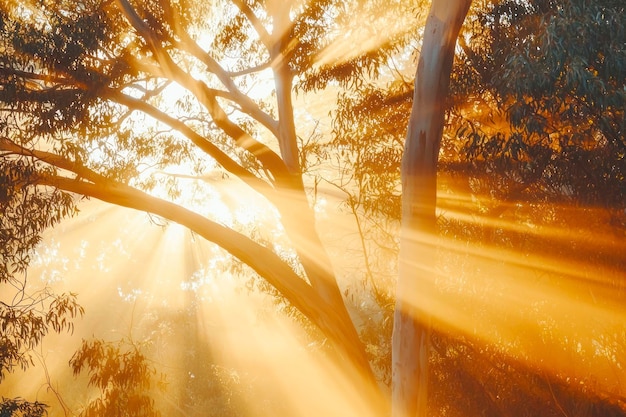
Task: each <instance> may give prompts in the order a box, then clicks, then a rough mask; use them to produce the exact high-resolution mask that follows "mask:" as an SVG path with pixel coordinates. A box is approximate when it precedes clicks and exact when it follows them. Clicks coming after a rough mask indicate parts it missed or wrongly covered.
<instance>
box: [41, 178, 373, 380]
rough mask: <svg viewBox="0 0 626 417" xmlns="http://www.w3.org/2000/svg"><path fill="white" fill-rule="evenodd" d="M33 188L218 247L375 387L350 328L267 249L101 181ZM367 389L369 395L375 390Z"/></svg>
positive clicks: (56, 181)
mask: <svg viewBox="0 0 626 417" xmlns="http://www.w3.org/2000/svg"><path fill="white" fill-rule="evenodd" d="M37 184H38V185H43V186H51V187H55V188H57V189H60V190H64V191H67V192H72V193H76V194H79V195H84V196H88V197H93V198H96V199H98V200H101V201H105V202H108V203H111V204H115V205H118V206H122V207H128V208H132V209H135V210H140V211H145V212H148V213H153V214H155V215H158V216H161V217H163V218H165V219H168V220H170V221H173V222H175V223H178V224H180V225H182V226H185V227H187V228H189V229H190V230H193V231H194V232H195V233H197V234H198V235H200V236H202V237H203V238H205V239H206V240H208V241H210V242H213V243H215V244H217V245H218V246H220V247H221V248H223V249H225V250H226V251H228V252H229V253H230V254H231V255H233V256H234V257H236V258H238V259H240V260H241V261H242V262H244V263H245V264H246V265H248V266H249V267H251V268H252V269H253V270H254V271H255V272H256V273H257V274H259V275H260V276H261V277H263V278H264V279H265V280H267V281H268V283H270V284H271V285H272V286H273V287H274V288H276V289H277V290H278V291H279V292H280V293H281V295H282V296H283V297H285V299H286V300H287V301H289V302H290V303H291V304H292V305H293V306H294V307H295V308H297V309H298V310H299V311H300V312H302V314H304V315H305V316H306V317H307V318H308V319H309V320H310V321H311V322H312V323H313V324H314V325H315V326H317V327H318V328H319V329H320V330H321V331H322V333H323V334H324V335H326V336H327V337H328V338H329V339H330V340H331V341H332V344H333V346H334V347H335V349H336V351H337V353H338V354H339V355H340V356H341V357H342V358H343V361H347V362H348V363H351V364H352V366H354V367H355V369H356V370H357V371H358V372H360V373H361V374H362V375H363V376H365V377H366V378H367V379H366V381H365V383H366V384H371V383H374V379H373V375H372V374H371V370H370V368H369V364H368V361H367V356H366V354H365V351H364V349H363V347H362V345H361V344H360V343H359V341H358V340H356V341H355V340H354V339H353V336H352V335H353V334H355V333H354V326H353V324H352V323H351V322H350V321H349V320H346V318H345V317H344V316H342V315H341V314H339V313H338V312H337V311H336V310H335V309H334V308H333V306H331V305H330V304H328V303H327V302H326V301H325V300H324V299H323V298H321V297H320V296H319V295H318V294H317V292H316V291H315V290H314V289H313V288H312V287H311V286H310V285H309V284H307V283H306V281H304V280H303V279H302V278H301V277H300V276H299V275H298V274H296V273H295V272H294V271H293V269H291V267H289V265H288V264H286V263H285V262H284V261H283V260H282V259H280V257H279V256H278V255H276V254H275V253H274V252H273V251H271V250H270V249H268V248H266V247H264V246H262V245H260V244H258V243H256V242H255V241H253V240H251V239H250V238H248V237H246V236H244V235H242V234H240V233H238V232H236V231H234V230H232V229H229V228H227V227H225V226H222V225H220V224H218V223H215V222H213V221H211V220H209V219H207V218H205V217H203V216H201V215H199V214H198V213H195V212H193V211H191V210H188V209H186V208H184V207H182V206H179V205H177V204H175V203H172V202H169V201H166V200H162V199H160V198H157V197H154V196H151V195H149V194H147V193H145V192H143V191H140V190H137V189H135V188H132V187H130V186H127V185H124V184H121V183H119V182H115V181H111V180H105V181H99V182H97V183H89V182H85V181H80V180H76V179H70V178H66V177H61V176H41V177H39V179H38V181H37ZM368 388H369V389H372V390H373V389H375V386H374V385H372V386H368Z"/></svg>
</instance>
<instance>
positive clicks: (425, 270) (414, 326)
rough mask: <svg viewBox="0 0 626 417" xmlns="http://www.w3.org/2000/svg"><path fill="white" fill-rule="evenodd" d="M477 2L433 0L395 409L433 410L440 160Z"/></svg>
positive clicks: (397, 320) (405, 178)
mask: <svg viewBox="0 0 626 417" xmlns="http://www.w3.org/2000/svg"><path fill="white" fill-rule="evenodd" d="M470 3H471V0H447V1H446V0H433V2H432V5H431V9H430V13H429V15H428V19H427V21H426V27H425V30H424V40H423V44H422V51H421V54H420V58H419V62H418V66H417V72H416V75H415V92H414V96H413V107H412V109H411V117H410V119H409V127H408V131H407V137H406V143H405V147H404V155H403V159H402V231H401V237H400V267H399V277H398V284H397V293H396V308H395V314H394V328H393V341H392V346H393V347H392V415H393V417H424V416H426V415H427V414H426V413H427V399H428V377H429V372H428V360H429V356H430V347H429V342H430V309H429V308H428V303H429V301H430V300H429V299H430V294H432V292H431V288H432V287H433V282H434V277H433V275H434V274H433V272H432V271H433V267H434V259H435V255H436V251H435V248H434V242H435V241H434V238H435V234H436V233H435V231H436V218H435V207H436V199H437V160H438V155H439V148H440V142H441V135H442V133H443V125H444V118H445V99H446V95H447V93H448V86H449V82H450V72H451V70H452V62H453V59H454V48H455V45H456V39H457V37H458V34H459V31H460V29H461V25H462V24H463V21H464V20H465V16H466V15H467V11H468V9H469V6H470Z"/></svg>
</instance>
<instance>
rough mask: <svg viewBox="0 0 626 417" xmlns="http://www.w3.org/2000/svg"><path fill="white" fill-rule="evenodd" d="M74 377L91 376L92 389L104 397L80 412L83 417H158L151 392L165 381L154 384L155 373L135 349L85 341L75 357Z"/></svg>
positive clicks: (101, 341) (132, 346)
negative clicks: (85, 372)
mask: <svg viewBox="0 0 626 417" xmlns="http://www.w3.org/2000/svg"><path fill="white" fill-rule="evenodd" d="M70 366H71V367H72V370H73V372H74V375H78V374H79V373H81V372H83V371H87V373H88V374H89V385H91V386H94V387H96V388H98V389H99V390H100V391H101V394H100V396H99V397H98V398H96V399H94V400H92V401H91V402H90V403H89V404H88V405H87V406H86V407H85V409H84V410H83V411H82V412H81V416H85V417H95V416H149V417H158V416H160V415H161V414H160V412H159V411H158V410H156V409H155V408H154V398H153V395H154V394H153V393H151V390H153V389H155V388H158V384H159V383H160V384H162V383H163V381H157V382H155V381H154V377H155V375H156V371H155V370H154V369H153V368H152V367H150V366H149V365H148V363H147V360H146V358H145V356H144V355H143V354H142V353H141V351H140V350H139V349H138V348H137V347H136V346H134V345H132V344H131V345H130V347H126V346H124V342H123V341H122V342H119V343H118V344H113V343H107V342H104V341H103V340H92V341H83V345H82V346H81V348H80V349H79V350H78V351H77V352H76V353H75V354H74V356H72V359H71V360H70Z"/></svg>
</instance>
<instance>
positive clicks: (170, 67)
mask: <svg viewBox="0 0 626 417" xmlns="http://www.w3.org/2000/svg"><path fill="white" fill-rule="evenodd" d="M117 3H118V4H119V5H120V7H121V9H122V12H123V13H124V15H125V16H126V18H127V19H128V21H129V22H130V23H131V25H132V26H133V27H134V28H135V30H137V32H138V34H139V35H140V36H142V37H143V38H144V39H145V40H146V42H147V43H148V46H149V47H150V49H151V50H152V52H153V54H154V57H155V59H156V61H157V62H158V63H159V64H160V65H161V66H162V70H163V73H164V74H165V75H166V76H167V77H168V78H171V79H173V80H174V81H176V82H178V83H179V84H180V85H182V86H183V87H185V88H186V89H187V90H189V91H190V92H191V93H192V94H194V95H195V96H196V98H197V99H198V100H199V101H200V102H201V103H202V104H203V105H204V107H205V108H206V109H207V110H208V111H209V114H210V115H211V118H212V119H213V121H214V122H215V124H216V125H217V126H218V127H219V128H220V129H222V130H223V131H224V132H225V133H226V134H227V135H228V136H230V137H231V138H232V139H233V140H234V141H235V143H236V144H237V146H240V147H241V148H242V149H245V150H246V151H248V152H250V153H251V154H252V155H254V156H255V157H256V158H257V160H258V161H259V162H260V163H261V165H263V167H264V168H265V169H267V170H268V171H270V172H271V173H272V174H273V175H274V177H275V178H276V179H283V178H287V177H288V176H289V173H288V170H287V167H286V166H285V164H284V162H283V160H282V159H281V158H280V156H278V155H277V154H276V153H275V152H274V151H272V150H271V149H270V148H269V147H268V146H266V145H264V144H262V143H261V142H259V141H257V140H256V139H254V138H253V137H252V136H250V134H249V133H247V132H246V131H245V130H243V129H242V128H241V127H240V126H238V125H237V124H236V123H233V122H232V121H231V120H230V119H229V118H228V116H227V115H226V112H225V111H224V109H223V108H222V107H221V106H220V104H219V103H218V101H217V99H216V97H215V95H213V94H212V92H211V90H210V89H209V88H208V86H207V85H206V84H205V83H204V82H202V81H199V80H196V79H194V78H193V77H191V76H190V75H189V74H188V73H186V72H185V71H184V70H183V69H181V68H180V67H179V66H178V65H177V64H176V63H175V62H174V61H173V60H172V58H171V57H170V56H169V54H168V53H167V51H165V50H164V49H163V47H162V45H161V44H160V40H159V39H158V37H157V35H156V34H155V33H154V32H153V31H152V30H151V29H150V28H149V27H148V26H147V25H146V24H145V23H144V22H143V20H141V18H140V17H139V15H137V13H136V11H135V10H134V9H133V8H132V6H131V5H130V4H129V3H128V1H127V0H117Z"/></svg>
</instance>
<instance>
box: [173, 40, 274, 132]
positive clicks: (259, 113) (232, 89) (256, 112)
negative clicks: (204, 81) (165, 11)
mask: <svg viewBox="0 0 626 417" xmlns="http://www.w3.org/2000/svg"><path fill="white" fill-rule="evenodd" d="M181 36H183V37H182V41H181V42H177V41H172V43H173V45H174V46H176V47H177V48H179V49H181V50H183V51H186V52H188V53H190V54H191V55H193V56H194V57H196V58H197V59H198V60H200V62H202V63H203V64H204V65H205V66H206V68H207V70H208V71H209V72H211V73H212V74H215V76H217V78H218V79H219V80H220V82H221V83H222V84H223V85H224V87H226V89H227V90H228V92H229V93H230V96H229V97H228V98H229V99H230V100H232V101H233V102H235V103H237V104H238V105H239V106H240V107H241V111H242V112H244V113H246V114H247V115H249V116H250V117H252V118H253V119H254V120H256V121H258V122H259V123H261V124H262V125H263V126H265V127H266V128H267V129H268V130H269V131H270V132H272V134H274V135H277V134H278V126H277V125H278V123H277V122H276V120H274V119H273V118H272V117H271V116H270V115H269V114H267V113H266V112H264V111H263V110H261V108H260V107H259V106H258V104H256V103H255V102H254V100H252V99H251V98H250V97H248V96H247V95H245V94H243V93H242V92H241V90H240V89H239V88H238V87H237V85H236V84H235V83H234V82H233V80H232V78H231V75H230V73H228V72H227V71H226V70H225V69H224V68H223V67H222V66H221V65H220V64H219V63H218V62H217V61H216V60H215V59H213V57H212V56H211V55H209V54H208V53H207V52H206V51H205V50H204V49H202V48H201V47H200V45H198V43H197V42H196V41H194V40H193V39H192V38H191V37H190V36H189V34H187V33H186V32H184V33H183V34H182V35H181ZM267 66H268V67H269V64H267ZM257 68H258V67H257ZM242 74H243V73H239V75H242Z"/></svg>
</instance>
